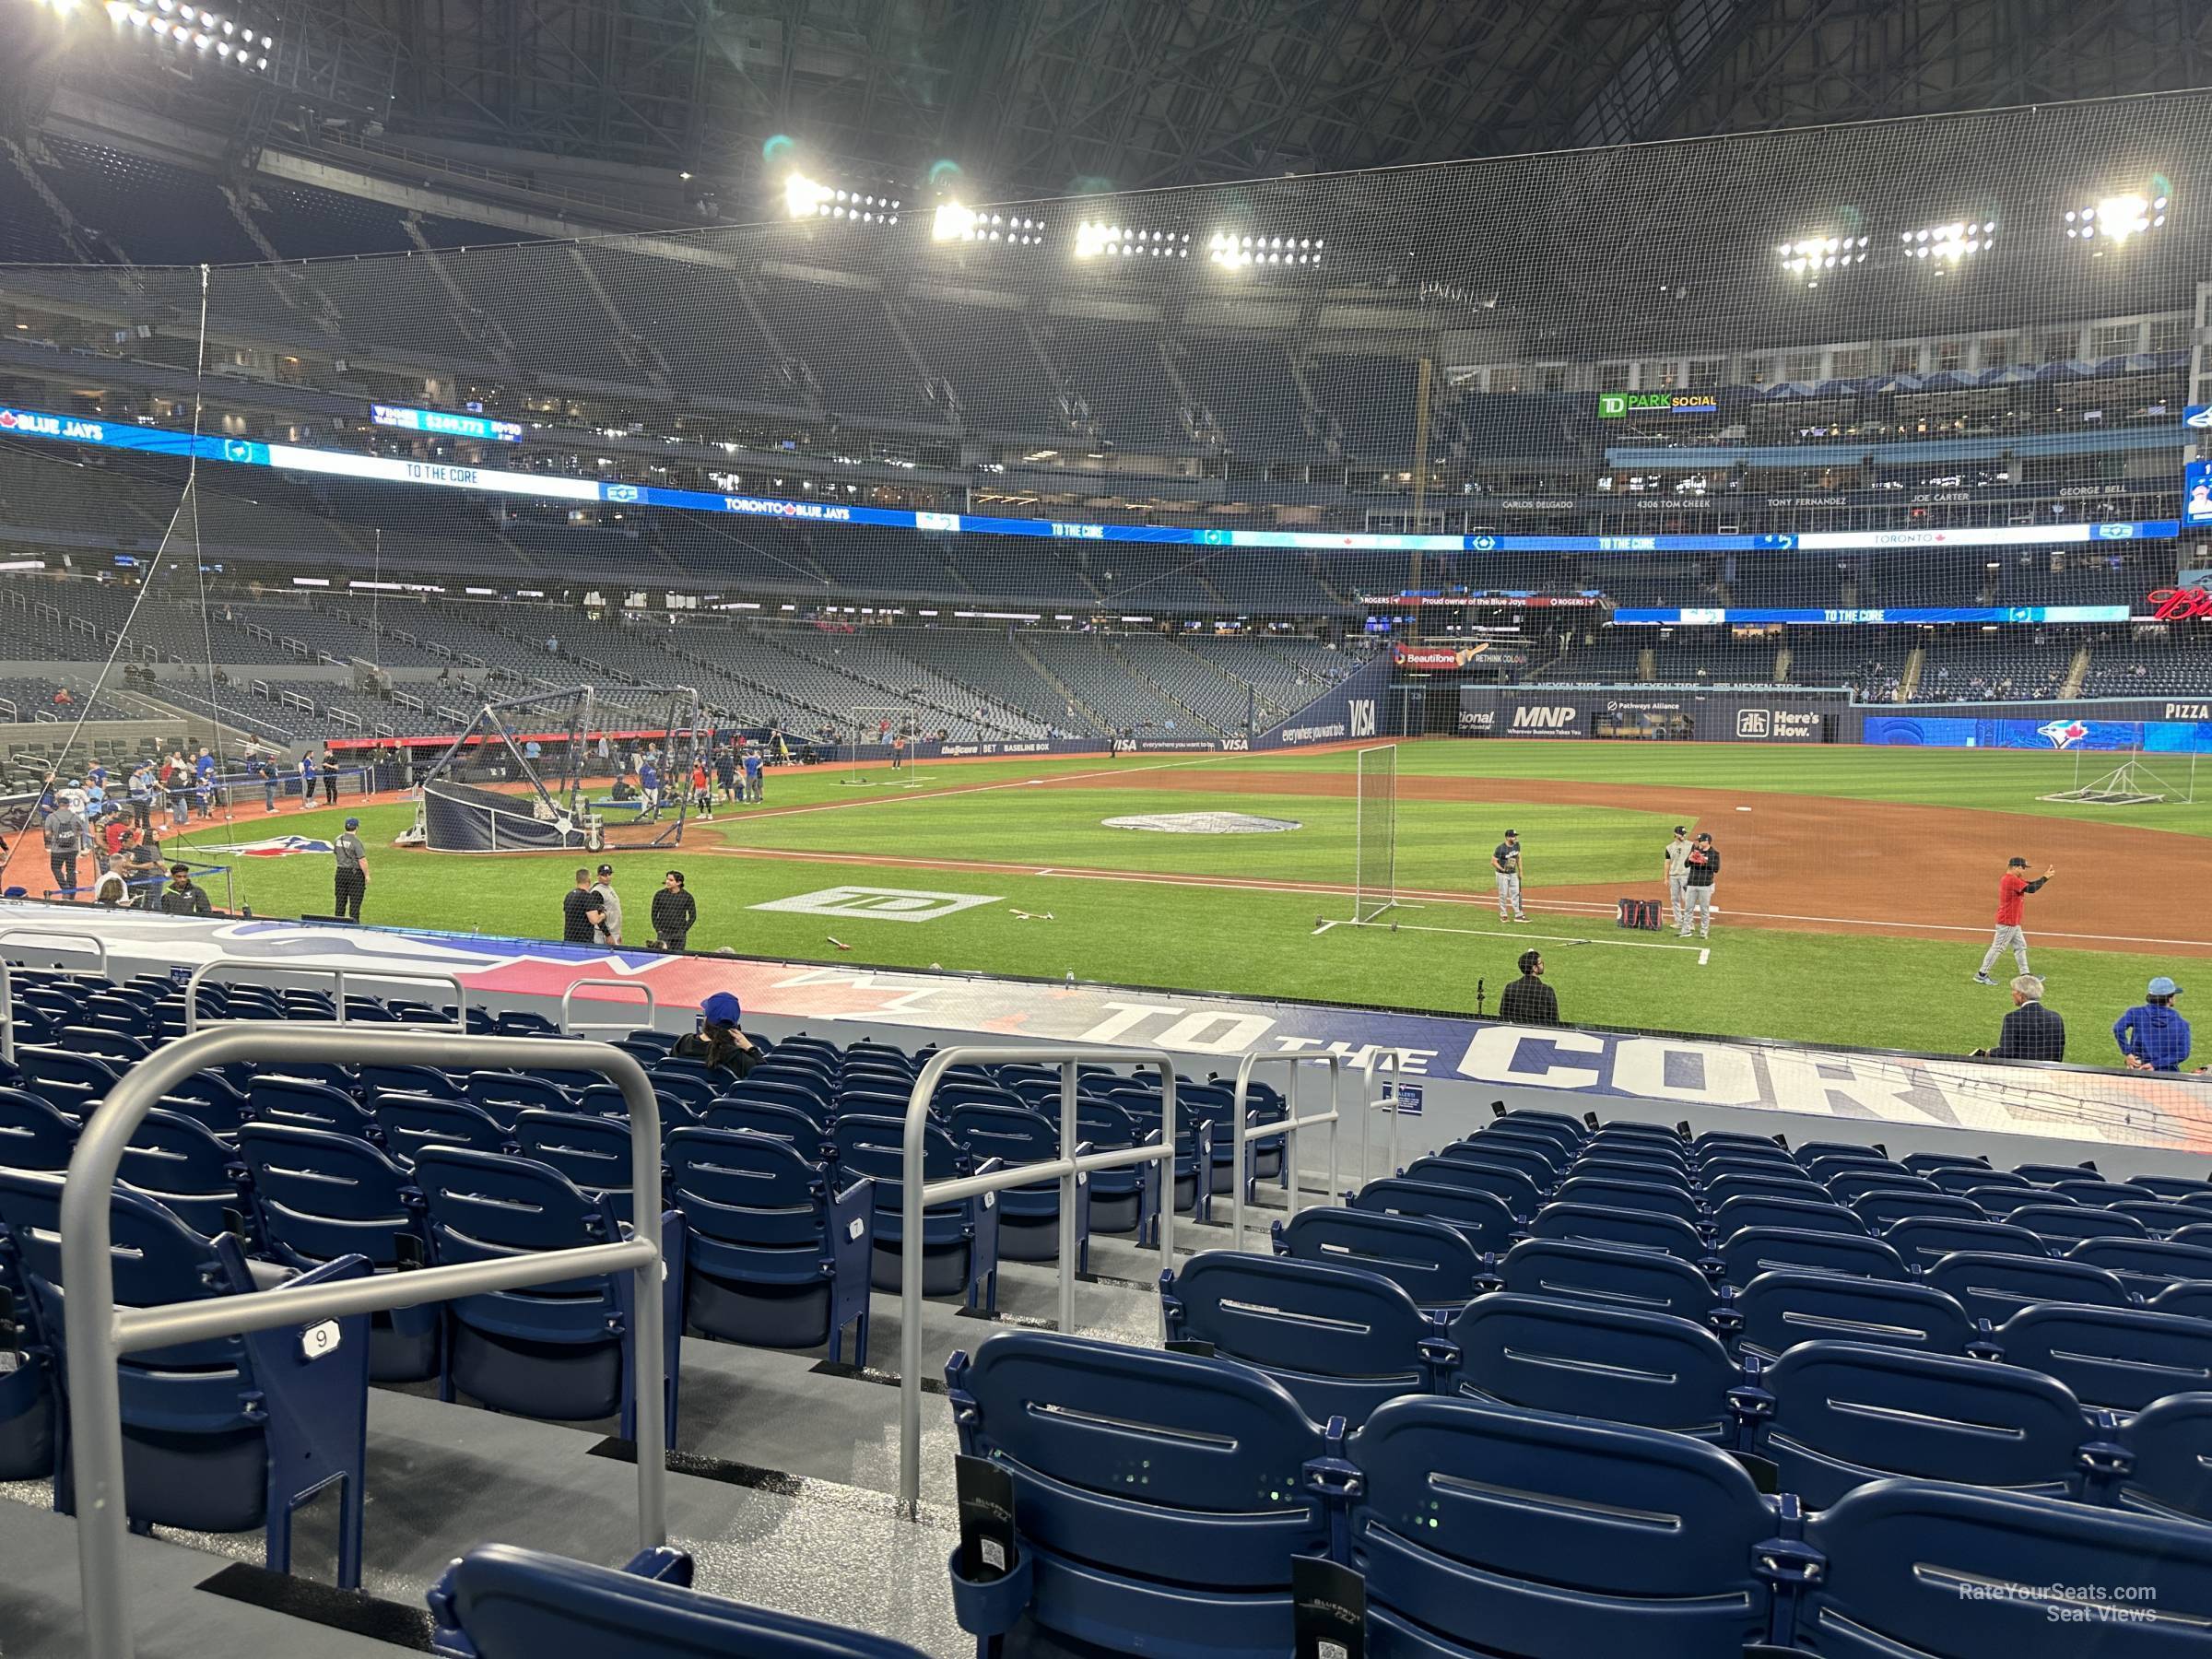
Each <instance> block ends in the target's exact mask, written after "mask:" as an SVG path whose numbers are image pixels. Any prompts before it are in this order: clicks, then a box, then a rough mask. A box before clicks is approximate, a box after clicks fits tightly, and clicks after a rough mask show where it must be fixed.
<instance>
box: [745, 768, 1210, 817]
mask: <svg viewBox="0 0 2212 1659" xmlns="http://www.w3.org/2000/svg"><path fill="white" fill-rule="evenodd" d="M1220 759H1223V757H1222V756H1220V755H1201V756H1200V757H1199V758H1198V759H1195V760H1151V761H1147V762H1146V763H1145V764H1144V765H1142V766H1117V767H1111V768H1108V769H1107V770H1106V771H1081V772H1061V773H1057V774H1055V775H1054V776H1053V777H1051V778H1008V779H1006V780H1005V781H1004V782H997V783H970V784H966V785H963V786H962V787H960V788H959V789H933V790H931V791H930V792H929V794H921V795H871V796H867V797H865V798H864V799H861V800H857V801H818V802H816V803H815V804H814V805H813V806H775V807H771V808H770V809H769V810H768V811H766V812H748V813H747V814H746V815H745V816H744V817H743V818H732V819H731V820H730V822H731V823H733V824H757V823H759V822H762V821H763V820H765V819H768V818H804V817H805V816H806V815H807V814H808V813H811V812H851V811H853V810H854V809H855V808H858V807H862V806H897V805H899V804H900V802H902V801H903V802H913V801H943V800H948V799H950V798H951V797H952V796H954V795H969V794H990V793H991V792H992V791H993V790H997V789H1027V788H1028V787H1029V786H1030V784H1032V783H1048V782H1049V783H1076V782H1083V781H1085V780H1087V779H1090V778H1127V777H1134V776H1135V774H1136V773H1138V772H1148V771H1176V770H1177V769H1179V768H1182V767H1190V766H1208V765H1212V764H1213V763H1215V762H1217V761H1218V760H1220ZM907 787H909V788H924V787H926V785H923V784H910V785H907Z"/></svg>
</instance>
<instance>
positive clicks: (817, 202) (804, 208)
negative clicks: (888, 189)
mask: <svg viewBox="0 0 2212 1659" xmlns="http://www.w3.org/2000/svg"><path fill="white" fill-rule="evenodd" d="M900 206H901V204H900V203H899V202H897V201H895V200H893V199H892V198H891V197H889V196H879V195H870V194H864V193H863V192H861V191H857V190H843V189H840V188H839V187H838V186H836V185H834V184H824V183H822V182H820V181H819V180H818V179H810V178H808V177H807V176H806V174H805V173H803V172H794V173H791V174H788V175H787V176H786V177H785V178H784V180H783V210H784V212H785V213H787V214H788V215H790V217H791V218H794V219H842V220H844V221H846V222H847V223H849V224H855V225H895V224H897V223H898V222H899V209H900Z"/></svg>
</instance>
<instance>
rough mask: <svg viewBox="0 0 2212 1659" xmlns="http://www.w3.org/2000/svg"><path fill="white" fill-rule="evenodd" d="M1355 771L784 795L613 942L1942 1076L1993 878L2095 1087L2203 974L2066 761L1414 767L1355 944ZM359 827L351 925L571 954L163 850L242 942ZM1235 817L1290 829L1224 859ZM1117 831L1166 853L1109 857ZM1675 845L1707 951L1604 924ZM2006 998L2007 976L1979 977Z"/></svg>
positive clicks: (464, 902)
mask: <svg viewBox="0 0 2212 1659" xmlns="http://www.w3.org/2000/svg"><path fill="white" fill-rule="evenodd" d="M2184 764H2185V763H2184ZM1354 766H1355V762H1354V758H1353V756H1352V754H1350V753H1348V752H1345V751H1341V750H1339V751H1334V752H1329V753H1311V754H1265V755H1249V756H1246V755H1239V756H1205V757H1196V758H1192V757H1181V756H1175V757H1124V758H1122V759H1111V760H1110V759H1103V758H1088V759H1064V760H1016V761H991V762H975V763H944V764H938V765H933V766H928V767H925V768H924V769H923V771H921V772H920V773H919V774H918V777H919V778H920V780H921V782H920V784H919V786H918V787H909V788H895V787H890V786H888V785H889V783H890V782H891V779H890V777H889V774H888V773H871V774H869V775H870V776H871V777H873V778H875V779H877V780H878V782H873V783H870V784H867V785H861V786H856V785H855V784H853V782H850V781H849V776H850V775H849V774H847V773H846V772H844V771H841V770H836V769H831V768H821V769H813V770H782V771H771V773H770V774H769V778H768V783H767V790H766V795H767V798H766V800H765V801H764V802H763V803H762V804H760V805H758V806H717V807H716V809H715V817H714V820H713V821H712V823H699V822H694V823H693V824H691V825H690V826H689V827H688V830H687V834H686V839H685V844H684V845H683V847H682V848H681V849H680V850H670V851H661V852H624V853H616V854H614V855H612V858H611V862H612V863H613V864H614V865H616V867H617V870H618V877H617V879H618V888H619V890H620V891H621V892H622V893H623V895H624V896H625V903H626V916H627V922H626V926H625V930H624V939H625V943H627V944H633V945H637V944H642V943H643V942H644V940H645V939H646V938H647V937H648V936H649V935H650V934H651V927H650V924H649V923H648V921H647V908H648V905H649V903H650V900H651V895H652V893H653V889H654V888H656V887H657V886H658V885H659V882H660V878H661V876H662V873H663V872H664V871H665V870H666V869H668V868H671V867H675V868H680V869H681V870H683V871H684V873H685V875H686V877H687V878H688V883H689V886H690V888H691V891H692V892H693V894H694V895H695V896H696V898H697V900H698V904H699V911H700V921H699V924H698V927H697V929H696V930H695V931H694V932H693V934H692V935H691V937H690V941H689V945H690V947H691V948H692V949H694V950H699V949H707V950H712V949H715V948H717V947H723V946H729V947H734V948H735V949H736V950H738V951H740V952H742V953H744V954H747V955H760V956H769V957H776V958H785V959H804V960H831V961H836V962H840V963H844V964H849V965H858V964H863V963H867V964H880V965H885V966H896V967H933V966H942V967H944V968H947V969H960V970H972V971H989V972H1000V973H1007V974H1018V975H1027V976H1035V977H1041V978H1048V979H1053V980H1059V979H1061V978H1063V977H1064V976H1065V975H1066V974H1068V973H1071V972H1072V973H1073V974H1074V975H1075V976H1076V977H1077V979H1079V980H1086V981H1098V982H1114V983H1121V984H1128V985H1136V986H1159V987H1163V988H1176V989H1182V990H1216V991H1222V992H1229V993H1233V994H1242V995H1251V996H1259V997H1267V996H1285V997H1297V998H1308V999H1318V1000H1323V1001H1330V1002H1344V1003H1354V1004H1371V1005H1380V1006H1397V1007H1408V1008H1421V1009H1439V1010H1447V1011H1453V1012H1471V1011H1474V1010H1475V1009H1476V1008H1477V997H1478V993H1479V995H1480V997H1481V999H1482V1006H1483V1007H1484V1008H1485V1009H1486V1010H1487V1009H1492V1008H1495V1006H1496V1004H1497V997H1498V993H1499V991H1500V988H1501V987H1502V986H1503V985H1504V984H1505V983H1506V982H1508V981H1509V980H1510V979H1511V978H1512V975H1513V971H1514V966H1513V964H1514V959H1515V958H1516V957H1517V956H1518V955H1519V953H1520V952H1521V951H1523V950H1524V949H1528V948H1532V947H1533V948H1535V949H1538V950H1540V951H1542V952H1543V953H1544V956H1545V960H1546V964H1547V977H1548V978H1549V980H1550V982H1551V983H1552V984H1553V985H1554V986H1555V988H1556V989H1557V990H1558V993H1559V1002H1560V1007H1561V1011H1562V1014H1563V1016H1564V1018H1566V1019H1568V1020H1569V1021H1571V1022H1582V1023H1588V1024H1592V1025H1609V1026H1629V1027H1641V1028H1654V1029H1662V1030H1686V1031H1699V1032H1711V1033H1720V1034H1725V1035H1745V1036H1764V1037H1779V1038H1787V1039H1797V1040H1805V1041H1832V1042H1846V1043H1853V1044H1861V1045H1866V1046H1873V1047H1894V1048H1910V1049H1924V1050H1934V1051H1937V1052H1962V1051H1966V1050H1971V1049H1972V1048H1975V1047H1979V1046H1984V1045H1987V1044H1989V1043H1991V1042H1994V1039H1995V1036H1996V1029H1997V1023H1998V1019H1999V1017H2000V1016H2001V1015H2002V1013H2003V1012H2004V1011H2005V1010H2006V1009H2007V1008H2008V1007H2009V1006H2010V999H2009V998H2008V997H2007V995H2006V993H2005V992H2004V991H2002V990H1993V989H1990V988H1988V987H1985V986H1983V985H1978V984H1975V983H1973V982H1972V976H1973V973H1974V971H1975V969H1976V967H1977V966H1978V965H1979V963H1980V961H1981V958H1982V953H1983V948H1984V947H1985V946H1986V945H1987V943H1988V941H1989V937H1990V931H1991V921H1992V916H1993V912H1994V907H1995V899H1996V885H1997V879H1998V877H1999V876H2000V875H2001V874H2002V873H2003V870H2004V867H2005V863H2006V859H2007V858H2008V857H2010V856H2012V855H2014V854H2016V853H2017V854H2018V855H2021V856H2023V857H2026V858H2027V859H2029V860H2030V862H2031V864H2032V865H2033V866H2034V873H2036V874H2039V875H2040V874H2041V872H2042V870H2043V869H2044V868H2045V867H2046V866H2055V867H2056V871H2057V874H2056V877H2055V878H2054V879H2053V881H2052V882H2051V883H2050V885H2049V886H2048V887H2046V888H2044V889H2043V890H2042V891H2041V893H2039V894H2037V895H2035V896H2034V897H2033V898H2031V899H2030V900H2029V908H2028V916H2027V926H2028V932H2029V937H2030V946H2031V949H2032V952H2033V965H2034V968H2035V970H2036V971H2038V972H2040V973H2041V974H2042V975H2044V977H2045V978H2046V980H2047V981H2048V984H2049V996H2048V1000H2049V1002H2050V1004H2051V1006H2053V1007H2055V1008H2057V1009H2058V1010H2059V1011H2060V1012H2061V1013H2062V1014H2064V1015H2065V1017H2066V1018H2067V1019H2068V1021H2069V1025H2070V1029H2071V1033H2072V1046H2071V1048H2070V1050H2069V1053H2068V1058H2069V1059H2073V1060H2077V1061H2084V1062H2088V1063H2092V1064H2095V1063H2110V1062H2113V1061H2116V1059H2117V1055H2116V1053H2115V1052H2114V1051H2113V1049H2112V1041H2111V1039H2110V1037H2109V1035H2108V1034H2107V1030H2108V1028H2109V1026H2110V1025H2111V1023H2112V1019H2113V1018H2114V1017H2115V1016H2116V1015H2117V1014H2118V1013H2119V1012H2120V1011H2121V1010H2122V1009H2123V1008H2124V1007H2126V1006H2128V1005H2129V1004H2131V1003H2133V1002H2136V1001H2137V1000H2139V999H2140V996H2141V994H2142V991H2143V986H2144V982H2145V981H2146V980H2147V978H2149V976H2151V975H2152V974H2154V973H2160V972H2166V973H2171V974H2172V975H2173V976H2174V977H2175V978H2177V979H2178V980H2180V981H2181V982H2182V984H2183V988H2184V991H2187V990H2190V989H2194V974H2195V971H2196V968H2197V962H2196V961H2195V960H2194V959H2204V958H2212V926H2207V925H2206V915H2207V911H2206V896H2207V895H2212V798H2206V797H2212V789H2206V790H2205V791H2200V792H2199V798H2198V799H2196V800H2195V801H2194V803H2183V802H2179V801H2170V802H2165V803H2159V804H2155V805H2143V806H2128V807H2099V806H2084V805H2075V804H2065V803H2053V802H2046V801H2043V800H2041V799H2039V796H2041V795H2042V794H2048V793H2050V792H2053V791H2054V790H2060V789H2065V788H2067V787H2069V786H2071V785H2072V783H2073V782H2075V776H2076V773H2075V762H2074V759H2073V757H2071V756H2069V755H2063V754H2038V753H2031V752H2021V751H1996V750H1988V751H1944V750H1919V749H1893V748H1856V747H1832V748H1831V747H1793V748H1760V747H1754V746H1749V745H1733V744H1713V745H1694V744H1683V745H1675V744H1665V745H1662V744H1605V743H1588V742H1571V741H1561V742H1543V741H1528V742H1513V743H1502V742H1498V743H1468V742H1456V741H1452V740H1441V739H1440V740H1430V741H1423V742H1414V743H1406V744H1404V745H1401V746H1400V747H1399V750H1398V781H1397V808H1396V825H1397V869H1396V879H1397V889H1398V894H1399V898H1400V900H1401V903H1400V905H1399V907H1398V908H1396V909H1394V910H1392V911H1389V912H1386V913H1385V915H1384V916H1383V918H1382V922H1381V924H1369V925H1353V924H1351V920H1350V919H1351V917H1352V913H1353V911H1352V899H1351V889H1350V884H1351V881H1352V877H1353V859H1354V844H1355V818H1356V812H1357V809H1358V804H1357V801H1356V796H1355V775H1354ZM347 810H354V811H358V812H359V816H360V817H361V818H362V820H363V823H362V833H363V837H364V839H365V840H367V841H368V842H369V843H370V847H371V860H370V863H371V888H370V893H369V901H368V909H367V919H368V920H369V921H371V922H372V923H382V924H392V925H418V926H426V927H435V928H441V929H459V930H463V931H465V930H467V929H470V928H472V927H473V928H480V929H482V930H483V931H485V932H487V933H493V932H497V933H502V934H516V935H528V936H540V937H558V936H559V914H560V898H561V894H562V892H563V891H564V889H565V888H567V887H568V886H569V885H570V881H571V876H572V873H573V869H574V866H575V865H576V864H577V863H578V862H579V860H578V859H576V858H575V857H574V856H572V855H559V854H535V855H517V856H498V857H481V856H479V857H464V856H455V855H451V854H439V853H424V852H413V851H401V850H396V849H394V848H392V847H391V846H390V845H389V844H388V843H389V842H390V841H391V840H392V838H393V837H394V835H395V834H397V833H398V832H399V831H400V830H402V829H404V828H405V827H406V825H407V824H408V823H409V822H410V821H411V819H412V808H411V806H408V805H406V804H405V803H402V802H394V803H390V804H377V805H370V806H361V807H357V808H341V809H340V810H339V811H337V812H326V811H322V810H317V811H312V812H302V811H294V810H291V809H289V808H288V809H286V810H285V811H283V812H282V813H281V814H280V815H279V816H278V817H277V818H265V817H264V816H263V814H262V812H261V810H260V807H259V805H258V802H257V801H254V802H249V803H244V804H241V806H239V807H238V808H237V809H236V811H237V817H236V818H235V819H234V821H233V822H231V823H230V824H228V825H225V824H222V823H219V822H218V823H217V824H215V825H212V826H208V827H204V828H202V829H199V830H195V831H194V833H193V834H192V835H190V836H189V837H186V838H182V840H180V841H172V842H171V845H172V846H180V847H198V848H200V849H204V851H203V852H202V853H199V854H197V855H199V856H205V857H206V858H207V859H208V860H209V861H210V862H218V863H227V864H230V865H233V866H234V867H235V868H236V869H237V870H238V872H239V874H238V877H237V879H238V881H239V883H240V886H239V889H238V894H237V896H238V899H239V900H240V901H241V902H242V903H245V904H250V905H252V906H253V909H254V910H255V912H257V913H260V914H263V915H279V916H294V915H299V914H301V913H323V912H327V911H328V910H329V908H330V903H331V898H330V895H331V864H330V861H329V859H328V858H327V857H326V856H324V857H318V856H312V855H309V856H294V857H256V856H241V855H236V854H232V853H220V852H217V851H214V849H216V848H218V847H227V846H234V845H238V844H240V843H244V842H251V841H256V840H259V839H262V838H264V837H266V836H269V835H273V834H277V833H283V834H295V835H301V836H309V837H328V836H330V835H333V834H335V832H336V830H337V827H338V820H339V819H340V818H343V817H344V816H346V812H347ZM1223 814H1227V815H1233V817H1234V818H1239V819H1241V818H1263V819H1267V820H1272V821H1273V822H1274V823H1275V824H1277V825H1280V826H1288V827H1287V828H1276V829H1272V830H1265V831H1263V832H1249V827H1248V832H1242V833H1222V832H1220V830H1221V828H1222V823H1223V820H1222V819H1221V818H1219V817H1218V816H1216V815H1223ZM1186 815H1199V818H1198V820H1197V822H1196V823H1194V824H1191V823H1182V824H1178V822H1177V820H1182V819H1184V818H1185V817H1186ZM1117 818H1143V819H1154V820H1165V822H1166V824H1167V827H1166V828H1159V827H1153V828H1124V827H1111V826H1109V824H1108V822H1107V820H1109V819H1117ZM1677 823H1679V824H1685V825H1687V826H1688V828H1689V830H1691V831H1692V832H1693V833H1696V832H1699V831H1704V832H1708V833H1710V834H1711V835H1712V837H1713V840H1714V842H1715V844H1716V845H1717V846H1718V848H1719V849H1720V852H1721V855H1722V875H1721V877H1720V880H1719V884H1718V888H1717V912H1718V915H1717V920H1716V923H1715V925H1714V930H1713V935H1712V939H1711V940H1710V941H1700V940H1694V939H1693V940H1689V941H1684V940H1681V939H1679V938H1677V936H1676V935H1675V934H1674V932H1673V931H1672V929H1671V927H1670V928H1669V929H1668V930H1667V931H1664V932H1656V933H1654V932H1643V931H1623V930H1621V929H1619V928H1618V926H1617V925H1616V921H1615V917H1616V901H1617V900H1618V899H1619V898H1622V897H1629V896H1634V897H1643V898H1657V897H1660V896H1661V895H1662V894H1663V892H1664V881H1663V877H1662V865H1661V848H1662V846H1663V844H1664V843H1665V841H1666V840H1667V839H1668V834H1669V831H1670V830H1671V829H1672V827H1673V826H1674V825H1676V824H1677ZM1507 829H1512V830H1518V831H1519V832H1520V840H1521V844H1522V848H1523V858H1524V863H1523V872H1524V894H1523V897H1524V908H1525V910H1526V912H1527V915H1528V917H1529V920H1528V922H1527V923H1525V924H1519V925H1515V924H1510V923H1501V922H1500V920H1499V917H1498V913H1497V909H1496V902H1495V900H1494V897H1493V886H1492V880H1491V877H1490V851H1491V849H1492V847H1494V846H1495V845H1496V844H1497V842H1498V841H1499V839H1500V835H1501V833H1502V832H1503V831H1504V830H1507ZM1179 830H1198V831H1200V832H1179ZM188 855H191V854H188ZM592 862H594V863H596V862H597V860H595V859H594V860H593V861H592ZM855 888H860V889H876V891H873V892H859V893H855V892H853V891H852V889H855ZM218 897H219V894H218ZM1392 924H1395V925H1394V926H1393V925H1392ZM840 947H845V948H840ZM2206 966H2207V967H2212V962H2207V963H2206ZM2012 972H2013V968H2012V965H2011V961H2010V959H2009V958H2007V959H2005V960H2004V961H2002V962H2000V963H1999V965H1998V966H1997V967H1996V968H1995V969H1994V970H1993V973H1994V975H1995V976H1996V977H1997V978H1998V979H1999V980H2000V981H2002V980H2004V979H2006V978H2008V977H2009V976H2010V975H2011V973H2012ZM2190 1001H2191V999H2190V998H2188V997H2187V996H2184V999H2183V1008H2184V1010H2187V1009H2188V1007H2189V1006H2190ZM2208 1046H2212V1045H2208Z"/></svg>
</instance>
